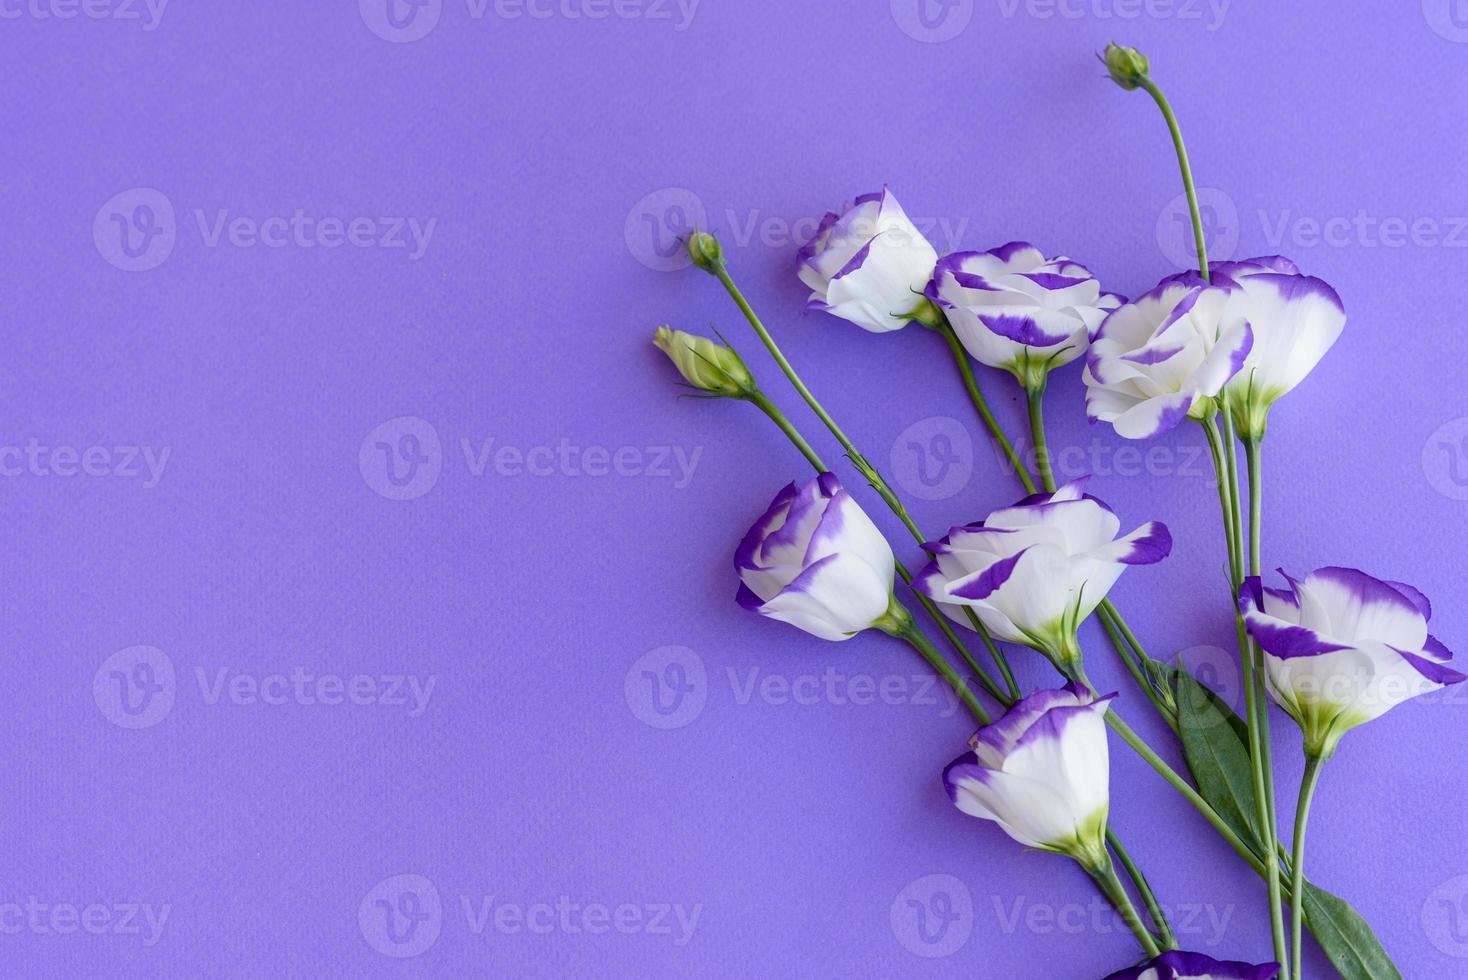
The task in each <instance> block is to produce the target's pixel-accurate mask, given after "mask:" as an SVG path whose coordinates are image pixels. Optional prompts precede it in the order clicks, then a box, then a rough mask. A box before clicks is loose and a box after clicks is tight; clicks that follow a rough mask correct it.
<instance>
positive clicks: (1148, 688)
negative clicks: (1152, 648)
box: [1096, 604, 1178, 734]
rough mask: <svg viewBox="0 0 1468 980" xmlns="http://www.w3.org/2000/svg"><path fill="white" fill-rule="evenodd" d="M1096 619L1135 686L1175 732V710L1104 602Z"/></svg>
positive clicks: (1176, 721) (1176, 730)
mask: <svg viewBox="0 0 1468 980" xmlns="http://www.w3.org/2000/svg"><path fill="white" fill-rule="evenodd" d="M1096 619H1097V621H1098V622H1100V624H1101V628H1102V629H1104V630H1105V631H1106V636H1107V639H1109V640H1110V641H1111V646H1112V647H1113V648H1114V649H1115V650H1116V653H1117V656H1119V657H1120V658H1121V662H1122V664H1123V665H1125V666H1126V669H1127V673H1129V674H1131V675H1132V680H1133V681H1134V682H1136V685H1137V687H1139V688H1141V691H1142V693H1143V694H1145V695H1146V696H1147V700H1149V701H1151V702H1152V706H1153V707H1154V708H1156V709H1157V713H1158V714H1159V715H1161V716H1162V720H1163V721H1165V722H1167V726H1168V727H1169V728H1171V729H1172V730H1173V733H1174V734H1177V733H1178V720H1177V714H1176V712H1174V711H1173V710H1172V709H1171V708H1170V707H1168V705H1167V702H1166V701H1164V700H1163V699H1162V695H1161V694H1159V693H1158V691H1157V687H1156V685H1155V684H1153V682H1152V680H1151V678H1149V677H1148V676H1147V675H1146V673H1145V672H1143V670H1142V665H1141V663H1140V662H1139V661H1138V659H1137V656H1136V653H1135V652H1134V650H1135V648H1134V647H1132V646H1131V645H1130V644H1129V643H1128V642H1127V640H1126V637H1125V636H1124V635H1123V633H1122V625H1118V621H1117V618H1116V617H1114V616H1113V614H1112V612H1111V610H1109V609H1107V608H1106V606H1105V605H1104V604H1103V605H1102V606H1101V607H1100V608H1099V609H1098V610H1097V612H1096ZM1123 625H1124V624H1123Z"/></svg>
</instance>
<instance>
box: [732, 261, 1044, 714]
mask: <svg viewBox="0 0 1468 980" xmlns="http://www.w3.org/2000/svg"><path fill="white" fill-rule="evenodd" d="M710 271H711V272H712V273H713V274H714V276H715V278H717V279H718V280H719V282H720V283H721V284H722V285H723V287H724V289H725V291H726V292H728V294H729V296H730V298H732V299H733V300H734V302H735V304H736V305H737V306H738V307H739V311H740V312H741V313H743V314H744V318H745V319H746V320H748V321H749V325H750V326H751V327H753V328H754V332H755V333H756V334H758V335H759V339H760V341H761V342H762V343H763V344H764V345H765V348H766V349H767V350H768V351H769V352H770V356H771V357H773V358H774V359H775V363H776V364H778V365H780V370H781V371H782V372H784V374H785V377H786V378H787V379H788V380H789V381H790V384H791V386H792V387H794V388H795V390H796V391H797V392H799V393H800V397H801V398H803V399H804V400H805V403H806V404H807V405H809V406H810V409H811V411H813V412H815V413H816V417H817V418H819V419H820V420H821V422H822V423H824V424H825V426H826V428H827V429H829V430H830V432H831V435H833V436H835V437H836V441H837V442H839V443H840V444H841V448H842V449H845V450H846V456H847V458H848V459H849V460H851V464H852V465H853V466H855V467H856V468H857V471H858V472H860V473H861V475H862V476H863V477H864V478H865V479H866V481H867V482H868V483H869V484H871V487H872V489H873V490H875V491H876V492H877V495H878V496H879V497H881V498H882V500H883V502H885V503H886V504H887V507H888V508H889V509H890V510H891V511H892V513H893V514H895V515H897V519H898V520H900V521H901V522H902V525H903V527H905V528H907V530H908V533H910V534H911V535H912V536H913V538H914V539H915V540H916V541H917V542H918V544H925V543H927V541H928V537H927V535H925V534H923V532H922V529H921V528H919V527H918V526H917V522H916V521H914V520H913V519H912V515H911V514H909V513H908V512H907V508H906V507H905V506H904V505H903V503H902V500H901V498H899V497H898V496H897V493H896V491H894V490H893V489H892V486H891V484H889V483H888V482H887V481H886V479H885V478H883V476H882V474H881V473H879V472H878V471H877V468H876V467H875V466H873V465H872V464H871V463H870V462H868V461H867V458H866V457H865V456H863V455H862V454H861V451H860V450H858V449H857V448H856V444H855V443H853V442H852V441H851V439H850V438H849V437H848V436H847V435H846V433H845V432H844V431H843V430H842V428H841V426H839V425H837V424H836V420H835V419H834V418H832V417H831V414H830V413H829V412H827V411H826V408H825V406H824V405H822V404H821V403H820V400H819V399H817V398H816V396H815V394H814V393H813V392H812V391H811V390H810V389H809V388H808V387H806V384H805V382H804V381H802V380H801V377H800V375H799V373H797V372H796V370H795V366H794V365H792V364H791V363H790V361H789V359H787V358H786V357H785V352H784V351H782V350H781V349H780V345H779V344H777V343H775V338H774V337H772V336H771V335H770V331H769V330H768V329H766V328H765V325H764V323H763V322H762V321H761V320H760V318H759V314H757V313H755V311H754V308H753V307H752V306H750V305H749V301H748V300H746V299H745V298H744V293H743V292H741V291H740V289H739V286H738V284H737V283H735V282H734V277H733V276H731V275H730V274H729V268H728V266H726V265H725V264H724V262H723V260H722V259H720V260H718V261H716V262H713V263H712V266H711V268H710ZM924 605H925V606H926V605H928V603H927V602H926V601H925V602H924ZM968 618H969V622H970V623H971V624H972V625H973V628H974V630H975V631H976V632H977V633H978V634H979V636H980V637H981V638H982V639H983V641H984V645H985V646H986V648H987V649H988V651H989V654H990V656H991V657H993V658H994V662H995V663H996V664H997V665H998V667H999V670H1000V673H1001V674H1002V675H1003V676H1004V679H1005V682H1006V685H1007V686H1008V688H1009V690H1010V692H1011V694H1013V695H1014V696H1015V697H1018V696H1019V686H1018V685H1017V684H1016V683H1015V680H1014V674H1013V672H1012V671H1011V670H1010V668H1009V663H1008V662H1007V660H1006V659H1005V657H1004V654H1003V652H1002V651H1001V650H1000V649H999V647H998V645H997V644H995V643H994V640H993V638H992V637H991V636H989V633H988V631H987V630H985V629H984V626H983V624H982V623H980V622H979V619H978V616H977V615H975V614H974V612H973V610H971V609H970V610H968ZM954 638H955V641H956V634H955V637H954ZM959 646H960V648H962V644H959ZM963 654H964V657H965V659H966V660H968V662H969V664H970V666H972V667H973V668H974V669H975V670H976V671H977V672H978V673H979V675H980V678H981V680H983V679H984V678H986V676H987V675H985V673H984V672H983V671H982V670H979V668H978V664H977V662H976V661H975V660H974V659H973V657H972V656H971V655H970V654H969V653H968V650H967V649H966V648H963ZM985 686H986V687H988V686H989V685H988V684H985ZM991 693H992V692H991Z"/></svg>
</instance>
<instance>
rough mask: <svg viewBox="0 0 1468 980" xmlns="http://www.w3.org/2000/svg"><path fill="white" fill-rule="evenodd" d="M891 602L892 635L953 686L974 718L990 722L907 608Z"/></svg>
mask: <svg viewBox="0 0 1468 980" xmlns="http://www.w3.org/2000/svg"><path fill="white" fill-rule="evenodd" d="M892 604H893V609H894V610H896V611H897V615H896V620H897V624H896V627H895V629H894V630H893V631H892V635H893V636H896V637H898V638H899V639H903V640H906V641H907V642H908V643H909V644H910V645H911V646H912V648H913V649H914V650H916V651H917V652H918V654H919V655H920V656H921V657H922V658H923V659H924V660H926V661H927V662H928V664H929V665H930V666H931V667H932V668H933V669H934V670H936V671H937V672H938V673H939V674H940V675H942V677H943V679H944V680H945V681H947V682H948V686H949V687H951V688H953V692H954V693H955V694H957V695H958V696H959V698H960V699H961V700H962V701H963V703H964V705H965V706H966V707H967V708H968V710H969V713H970V714H972V715H973V716H974V719H975V720H976V721H978V723H979V724H980V725H990V724H992V723H993V719H992V718H990V717H989V712H988V711H987V710H985V708H984V706H983V705H982V704H980V703H979V699H978V698H976V697H975V696H974V692H973V691H971V690H969V686H968V684H966V683H965V682H964V679H963V678H962V677H960V676H958V672H957V671H956V670H954V669H953V665H952V664H950V663H949V662H948V660H947V658H945V657H944V656H943V655H942V654H941V653H939V652H938V648H937V647H935V646H933V641H932V640H930V639H928V636H927V634H926V633H924V632H923V631H922V630H920V629H918V627H917V624H916V623H914V622H913V619H912V613H910V612H908V611H907V608H906V607H905V606H903V605H902V604H901V603H899V602H897V601H896V600H895V599H894V600H893V603H892Z"/></svg>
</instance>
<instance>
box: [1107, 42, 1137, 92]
mask: <svg viewBox="0 0 1468 980" xmlns="http://www.w3.org/2000/svg"><path fill="white" fill-rule="evenodd" d="M1101 60H1102V62H1104V63H1105V65H1106V70H1107V71H1108V72H1110V73H1111V80H1112V81H1113V82H1115V83H1116V84H1118V85H1120V86H1121V87H1122V88H1124V89H1126V90H1127V91H1128V92H1130V91H1131V90H1132V89H1134V88H1136V87H1137V86H1138V85H1140V84H1141V83H1142V79H1144V78H1146V77H1147V56H1146V55H1144V54H1142V52H1140V51H1138V50H1137V49H1136V48H1124V47H1122V46H1121V45H1120V44H1108V45H1106V51H1105V52H1104V53H1103V54H1102V55H1101Z"/></svg>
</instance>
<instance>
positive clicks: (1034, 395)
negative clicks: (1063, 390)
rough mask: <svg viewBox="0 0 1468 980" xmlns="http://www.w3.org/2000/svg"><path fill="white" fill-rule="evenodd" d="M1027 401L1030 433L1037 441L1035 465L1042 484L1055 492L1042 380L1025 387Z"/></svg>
mask: <svg viewBox="0 0 1468 980" xmlns="http://www.w3.org/2000/svg"><path fill="white" fill-rule="evenodd" d="M1025 401H1026V402H1028V403H1029V408H1030V434H1031V438H1033V439H1034V441H1035V467H1036V468H1037V469H1038V470H1039V471H1040V484H1041V486H1043V487H1044V488H1045V489H1046V490H1048V491H1050V492H1051V493H1054V492H1055V471H1054V470H1053V469H1051V467H1050V446H1049V444H1048V443H1047V442H1046V441H1045V385H1044V383H1043V382H1042V383H1041V384H1039V385H1036V386H1034V387H1029V386H1027V387H1026V388H1025Z"/></svg>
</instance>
